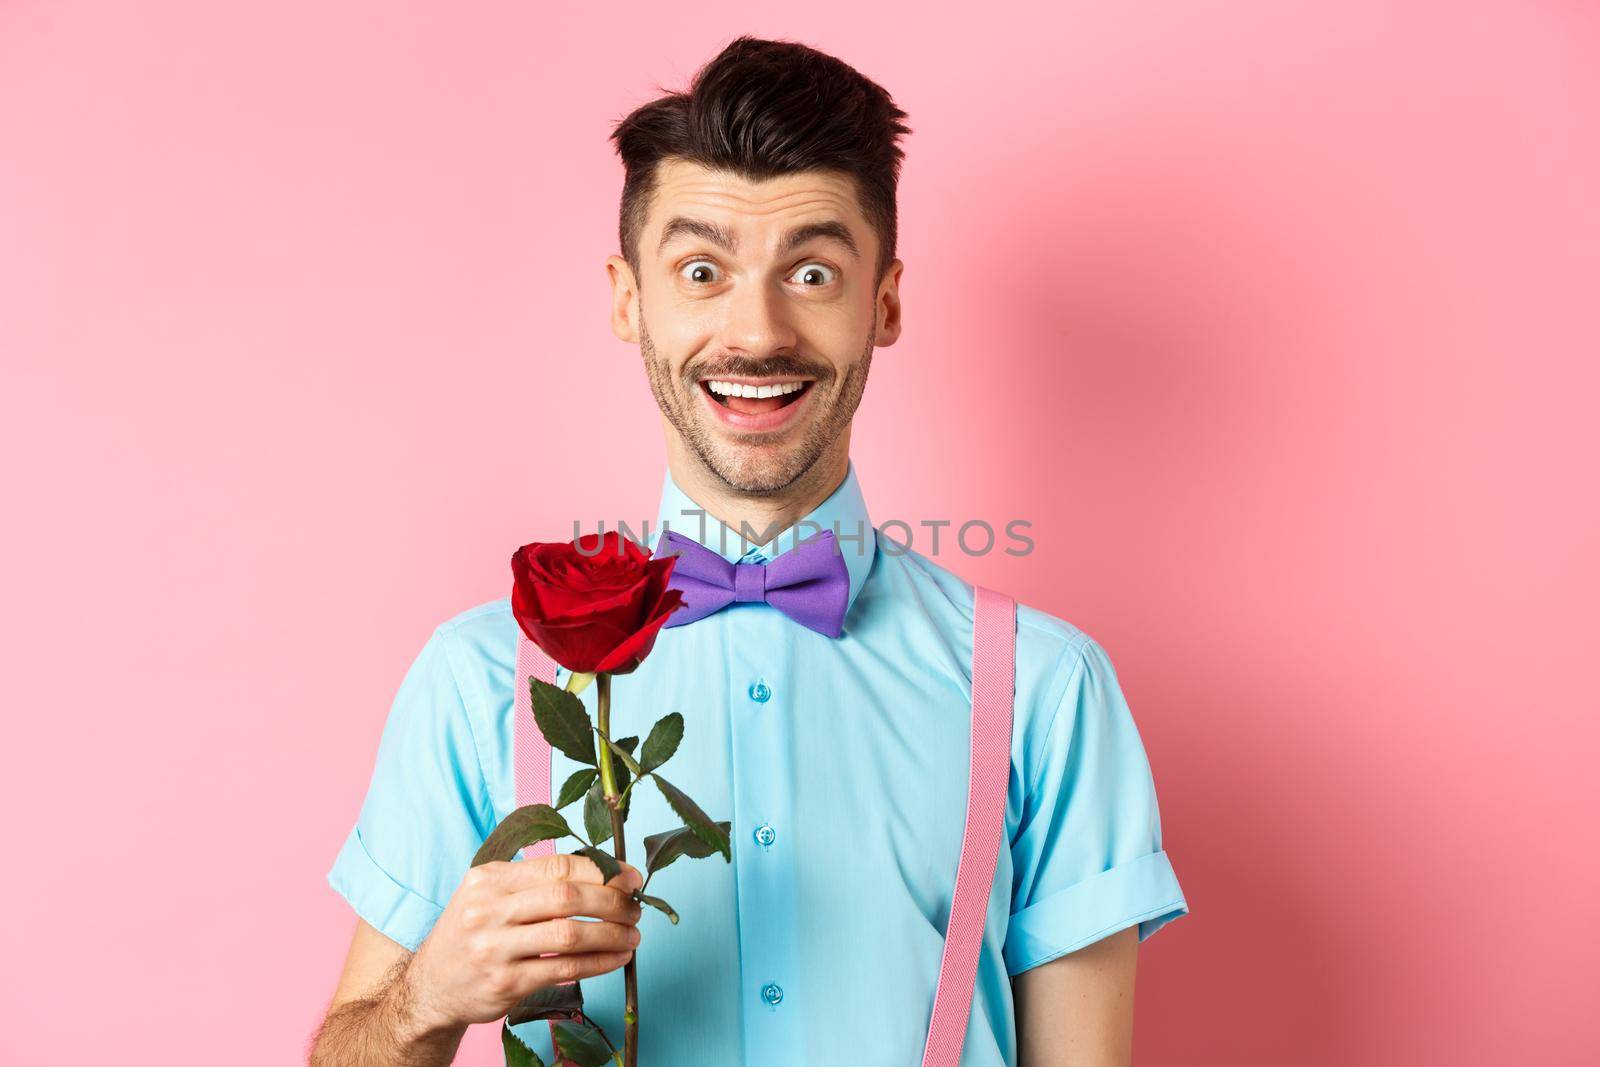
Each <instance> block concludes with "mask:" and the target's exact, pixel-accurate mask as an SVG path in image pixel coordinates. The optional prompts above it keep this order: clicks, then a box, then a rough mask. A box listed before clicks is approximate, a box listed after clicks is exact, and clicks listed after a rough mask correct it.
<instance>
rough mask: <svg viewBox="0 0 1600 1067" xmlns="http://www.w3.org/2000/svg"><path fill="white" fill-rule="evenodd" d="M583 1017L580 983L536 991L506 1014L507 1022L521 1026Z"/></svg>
mask: <svg viewBox="0 0 1600 1067" xmlns="http://www.w3.org/2000/svg"><path fill="white" fill-rule="evenodd" d="M582 1016H583V986H582V985H581V984H580V983H578V982H563V983H562V984H560V985H549V986H545V987H544V988H543V989H536V990H534V991H533V992H532V993H529V994H528V995H527V996H525V997H523V998H522V999H521V1000H519V1001H517V1002H516V1004H514V1005H513V1006H512V1008H511V1010H510V1011H509V1012H507V1013H506V1022H508V1023H510V1024H511V1025H512V1026H520V1025H522V1024H523V1023H529V1022H534V1021H535V1020H538V1019H574V1018H581V1017H582Z"/></svg>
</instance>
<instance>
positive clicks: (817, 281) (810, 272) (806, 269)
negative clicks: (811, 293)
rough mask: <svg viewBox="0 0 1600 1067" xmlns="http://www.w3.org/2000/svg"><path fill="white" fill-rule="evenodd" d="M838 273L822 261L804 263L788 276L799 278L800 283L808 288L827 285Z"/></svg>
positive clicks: (818, 287)
mask: <svg viewBox="0 0 1600 1067" xmlns="http://www.w3.org/2000/svg"><path fill="white" fill-rule="evenodd" d="M837 276H838V275H837V274H835V273H834V269H833V268H832V267H829V266H827V265H825V264H822V263H806V264H803V265H802V266H801V267H800V269H799V270H797V271H795V272H794V273H793V274H791V275H790V276H789V277H791V278H799V279H800V284H801V285H803V286H805V287H807V288H810V289H820V288H822V287H823V286H824V285H829V284H831V283H832V282H833V280H834V278H836V277H837Z"/></svg>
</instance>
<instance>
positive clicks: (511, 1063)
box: [500, 1022, 545, 1067]
mask: <svg viewBox="0 0 1600 1067" xmlns="http://www.w3.org/2000/svg"><path fill="white" fill-rule="evenodd" d="M500 1048H501V1050H502V1051H504V1052H505V1054H506V1067H545V1062H544V1060H542V1059H541V1058H540V1057H539V1054H538V1053H537V1052H535V1051H533V1049H531V1048H529V1047H528V1046H527V1045H524V1044H523V1043H522V1038H520V1037H518V1036H517V1035H516V1034H513V1033H512V1032H511V1024H510V1023H509V1022H506V1023H502V1024H501V1026H500Z"/></svg>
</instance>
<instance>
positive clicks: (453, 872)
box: [327, 627, 493, 952]
mask: <svg viewBox="0 0 1600 1067" xmlns="http://www.w3.org/2000/svg"><path fill="white" fill-rule="evenodd" d="M450 640H451V635H450V633H449V631H448V630H447V629H446V628H443V627H441V628H440V629H439V630H435V631H434V633H433V635H432V637H430V638H429V639H428V642H427V643H426V644H425V645H424V646H423V648H422V651H421V652H419V653H418V654H417V657H416V659H415V660H413V661H412V664H411V667H410V669H409V670H408V671H407V672H406V675H405V678H404V680H403V681H402V682H401V684H400V689H399V692H398V693H396V695H395V699H394V703H393V705H392V707H391V708H390V710H389V717H388V719H387V720H386V721H385V723H384V727H383V733H382V736H381V738H380V739H379V742H378V752H377V758H376V761H375V762H374V765H373V770H372V778H371V781H370V783H369V785H368V787H367V794H366V798H365V799H364V800H363V802H362V805H361V809H360V812H359V814H358V815H357V818H356V822H355V825H354V826H352V827H351V829H350V832H349V834H348V835H347V836H346V838H345V840H344V844H343V846H342V847H341V848H340V850H339V852H338V855H337V856H336V857H335V859H334V862H333V866H332V868H331V869H330V870H329V871H328V876H327V877H328V884H329V885H331V886H332V887H333V888H334V890H335V891H337V892H338V893H339V894H340V895H341V896H343V897H344V898H345V900H347V901H348V902H349V903H350V906H351V907H352V908H353V909H354V910H355V912H356V914H357V915H359V916H360V917H361V918H363V919H365V920H366V921H367V922H368V923H370V924H371V925H372V926H374V927H375V928H377V929H378V930H379V931H380V932H382V933H383V934H384V935H385V936H387V937H388V938H390V939H391V940H393V941H395V942H397V943H398V944H400V945H403V946H404V947H405V948H407V949H409V950H411V951H413V952H415V951H416V949H417V947H418V946H419V945H421V944H422V941H423V939H424V938H425V937H427V935H428V932H429V931H430V930H432V929H433V924H434V923H435V922H436V921H438V918H439V915H440V914H441V913H442V912H443V910H444V906H445V904H446V903H447V902H448V901H449V899H450V897H451V895H452V894H453V893H454V892H455V888H456V886H457V885H459V884H460V881H461V877H462V875H464V874H465V873H466V871H467V869H468V868H469V867H470V866H471V864H472V857H473V856H474V855H475V854H476V853H477V850H478V848H479V846H480V845H481V844H482V843H483V840H484V838H485V837H486V836H487V835H488V833H489V831H490V830H491V829H492V828H493V827H492V821H493V819H492V815H491V807H490V803H489V793H488V787H487V783H486V781H485V777H484V773H483V768H482V763H481V761H480V759H479V756H478V747H477V742H476V739H475V738H474V735H473V726H472V722H471V719H470V716H469V715H468V712H467V708H466V705H465V702H464V701H463V699H462V696H461V689H460V687H459V685H458V684H457V682H456V676H455V672H454V670H453V668H452V664H451V656H450V648H449V642H450Z"/></svg>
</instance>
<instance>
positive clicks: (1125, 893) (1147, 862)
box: [1003, 638, 1189, 975]
mask: <svg viewBox="0 0 1600 1067" xmlns="http://www.w3.org/2000/svg"><path fill="white" fill-rule="evenodd" d="M1070 671H1071V673H1070V675H1069V677H1068V680H1067V683H1066V686H1065V689H1064V690H1063V692H1062V695H1061V699H1060V702H1059V703H1058V704H1057V705H1056V708H1055V713H1054V720H1053V721H1052V723H1051V725H1050V728H1049V730H1048V732H1047V733H1046V735H1045V738H1044V742H1043V746H1042V751H1041V753H1040V755H1039V758H1038V759H1037V760H1035V761H1032V762H1033V768H1032V771H1031V774H1030V781H1029V782H1028V784H1027V790H1026V793H1025V798H1024V803H1023V812H1022V818H1021V822H1020V824H1019V827H1018V829H1017V832H1016V834H1015V836H1014V837H1013V839H1012V841H1011V861H1012V877H1013V881H1012V900H1011V919H1010V925H1009V927H1008V929H1007V933H1006V940H1005V947H1004V952H1003V954H1004V958H1005V963H1006V971H1007V973H1009V974H1012V975H1015V974H1018V973H1020V972H1022V971H1025V970H1027V969H1028V968H1030V967H1036V966H1038V965H1039V964H1041V963H1046V962H1048V961H1050V960H1053V959H1055V958H1056V957H1057V956H1061V955H1065V954H1066V953H1068V952H1072V951H1075V950H1077V949H1080V948H1083V947H1084V946H1085V945H1088V944H1090V943H1092V942H1094V941H1097V940H1099V939H1100V938H1102V937H1106V936H1107V935H1110V934H1113V933H1115V932H1117V931H1118V930H1122V929H1125V928H1126V927H1129V926H1132V925H1134V924H1135V923H1137V924H1138V926H1139V940H1140V941H1141V942H1143V941H1145V940H1147V939H1148V938H1149V937H1150V935H1152V934H1154V933H1155V932H1156V931H1157V930H1159V929H1161V928H1162V927H1163V926H1165V925H1166V924H1167V923H1169V922H1171V921H1172V920H1173V919H1176V918H1178V917H1179V916H1181V915H1184V914H1186V913H1187V912H1188V910H1189V906H1188V904H1187V902H1186V901H1185V900H1184V897H1183V891H1182V890H1181V889H1180V888H1179V886H1178V879H1177V876H1176V874H1175V873H1174V872H1173V869H1172V863H1171V861H1170V860H1169V859H1168V857H1167V853H1166V852H1165V851H1164V850H1163V848H1162V844H1161V815H1160V811H1159V809H1158V807H1157V804H1156V792H1155V782H1154V779H1153V778H1152V776H1151V772H1150V762H1149V760H1148V758H1147V757H1146V755H1145V750H1144V744H1143V742H1142V741H1141V740H1140V738H1139V731H1138V728H1137V727H1136V726H1135V725H1134V722H1133V715H1132V713H1131V712H1130V710H1129V708H1128V704H1127V701H1126V700H1125V699H1124V698H1123V694H1122V689H1121V687H1120V686H1119V685H1118V682H1117V676H1116V672H1115V670H1114V669H1113V668H1112V665H1111V659H1110V657H1109V656H1108V655H1107V654H1106V652H1105V650H1104V649H1102V648H1101V647H1100V646H1099V645H1098V644H1097V643H1095V642H1094V641H1093V640H1092V639H1087V638H1086V639H1085V640H1084V641H1083V644H1082V645H1081V647H1080V648H1079V650H1078V652H1077V655H1076V657H1075V662H1073V663H1072V664H1071V667H1070Z"/></svg>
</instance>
